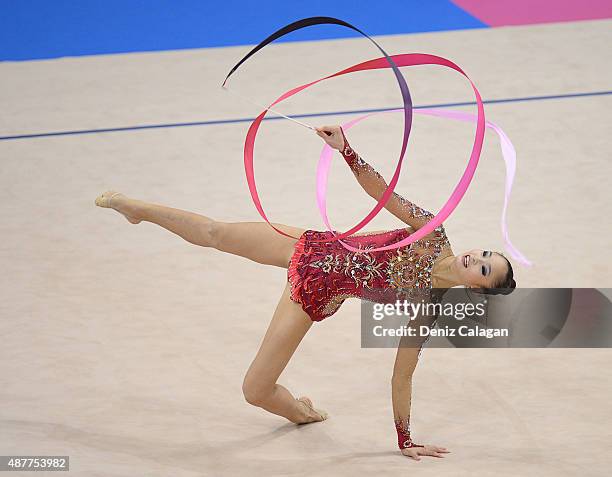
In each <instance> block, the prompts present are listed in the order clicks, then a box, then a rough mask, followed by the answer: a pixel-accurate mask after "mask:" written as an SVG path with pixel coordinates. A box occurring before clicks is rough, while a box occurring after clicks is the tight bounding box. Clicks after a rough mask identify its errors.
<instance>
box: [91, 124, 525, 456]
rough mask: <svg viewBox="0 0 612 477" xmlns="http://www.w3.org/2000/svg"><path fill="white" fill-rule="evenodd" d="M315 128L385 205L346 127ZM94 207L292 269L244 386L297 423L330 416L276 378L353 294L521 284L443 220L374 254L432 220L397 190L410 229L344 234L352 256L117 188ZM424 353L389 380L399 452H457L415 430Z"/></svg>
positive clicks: (501, 288) (409, 358) (250, 396)
mask: <svg viewBox="0 0 612 477" xmlns="http://www.w3.org/2000/svg"><path fill="white" fill-rule="evenodd" d="M316 133H317V135H319V136H320V137H321V138H322V139H323V140H324V141H325V142H326V143H327V144H329V146H330V147H332V148H333V149H336V150H338V151H339V152H340V153H341V155H342V157H343V158H344V160H345V161H346V163H347V164H348V166H349V167H350V169H351V170H352V172H353V174H354V176H355V177H356V179H357V181H358V182H359V184H360V185H361V186H362V187H363V189H364V190H365V191H366V193H367V194H368V195H370V196H371V197H372V198H373V199H374V200H376V201H379V200H380V198H381V196H382V195H383V193H384V191H385V190H386V189H387V183H386V182H385V180H384V178H383V177H382V176H381V175H380V174H379V173H378V172H377V171H376V170H375V169H374V168H373V167H372V166H370V165H369V164H368V163H367V162H365V161H364V160H363V158H362V157H360V156H359V155H358V154H357V152H356V151H355V150H353V149H352V148H351V146H350V145H349V143H348V141H347V138H346V136H345V134H344V131H343V130H342V128H341V127H340V126H323V127H320V128H316ZM95 204H96V205H97V206H100V207H106V208H112V209H114V210H116V211H118V212H119V213H121V214H123V215H124V216H125V218H126V219H127V220H128V221H129V222H131V223H133V224H137V223H139V222H141V221H143V220H144V221H146V222H151V223H154V224H158V225H160V226H161V227H163V228H165V229H167V230H169V231H171V232H173V233H175V234H177V235H179V236H181V237H182V238H183V239H185V240H186V241H188V242H190V243H192V244H195V245H200V246H203V247H212V248H215V249H217V250H220V251H223V252H228V253H232V254H235V255H239V256H242V257H245V258H248V259H250V260H253V261H255V262H258V263H262V264H265V265H274V266H277V267H283V268H286V269H287V278H288V280H287V283H286V285H285V289H284V291H283V294H282V296H281V298H280V301H279V303H278V305H277V307H276V310H275V312H274V315H273V316H272V320H271V322H270V324H269V326H268V329H267V331H266V334H265V336H264V339H263V341H262V343H261V346H260V348H259V350H258V352H257V354H256V356H255V358H254V360H253V362H252V363H251V365H250V367H249V369H248V371H247V373H246V375H245V377H244V381H243V385H242V390H243V393H244V397H245V399H246V401H247V402H248V403H250V404H252V405H254V406H257V407H260V408H262V409H265V410H266V411H268V412H271V413H273V414H277V415H279V416H283V417H285V418H286V419H288V420H289V421H291V422H293V423H296V424H305V423H311V422H319V421H323V420H325V419H327V413H326V412H325V411H323V410H320V409H317V408H315V407H314V406H313V403H312V401H311V400H310V399H309V398H308V397H305V396H304V397H300V398H298V399H296V398H294V397H293V395H292V394H291V393H290V392H289V390H288V389H286V388H285V387H283V386H282V385H280V384H278V383H277V380H278V378H279V376H280V375H281V373H282V372H283V370H284V369H285V367H286V366H287V364H288V362H289V360H290V359H291V357H292V355H293V353H294V352H295V350H296V349H297V347H298V345H299V344H300V342H301V340H302V338H304V336H305V334H306V332H307V331H308V330H309V329H310V327H311V326H312V324H313V322H315V321H321V320H323V319H325V318H327V317H329V316H331V315H332V314H334V313H335V312H336V311H337V310H338V309H339V308H340V305H341V304H342V303H343V302H344V301H345V300H346V299H347V298H350V297H356V298H362V299H370V300H376V296H375V295H376V291H380V290H391V291H394V290H398V291H399V290H417V291H418V290H422V291H431V290H436V289H440V290H444V289H449V288H452V287H455V286H465V287H467V288H471V289H475V290H476V291H477V292H480V293H500V292H501V293H509V292H511V291H512V289H514V288H515V287H516V283H515V281H514V278H513V271H512V265H511V264H510V262H509V261H508V259H507V258H506V257H505V256H504V255H502V254H501V253H499V252H492V251H489V250H480V249H473V250H469V251H467V252H465V253H462V254H460V255H455V254H454V253H453V251H452V249H451V245H450V243H449V240H448V238H447V236H446V232H445V230H444V226H443V225H440V226H438V227H437V228H436V229H435V230H434V231H433V232H432V233H430V234H429V235H427V236H425V237H423V238H421V239H419V240H417V241H415V242H413V243H411V244H409V245H408V246H406V247H403V248H399V249H395V250H386V251H377V252H368V249H373V248H377V247H382V246H385V245H389V244H392V243H396V242H398V241H399V240H401V239H404V238H406V237H408V236H409V235H410V234H411V233H414V231H416V230H418V229H419V228H420V227H422V226H423V225H425V224H426V223H427V222H428V221H429V220H430V219H431V218H432V217H433V215H432V214H431V213H430V212H428V211H426V210H424V209H422V208H421V207H419V206H417V205H415V204H413V203H412V202H410V201H409V200H407V199H405V198H403V197H401V196H400V195H398V194H397V193H395V192H394V193H393V195H392V196H391V198H390V199H389V201H388V202H387V203H386V205H385V207H386V209H387V210H388V211H389V212H391V213H392V214H393V215H395V216H396V217H398V218H399V219H400V220H401V221H402V222H404V223H405V224H406V225H407V227H404V228H400V229H396V230H391V231H376V232H368V233H364V234H355V235H353V236H351V237H349V238H346V239H344V241H345V242H346V243H349V244H351V245H352V246H354V247H359V248H360V249H363V250H364V251H363V252H351V251H349V250H347V249H346V248H345V247H343V246H342V244H340V243H339V242H338V241H329V242H325V241H320V242H313V241H312V239H315V240H316V239H322V238H331V237H333V234H332V232H330V231H326V232H321V231H315V230H305V229H302V228H298V227H292V226H288V225H282V224H277V223H275V224H274V226H275V227H277V228H279V229H280V230H282V231H283V232H285V233H288V234H290V235H293V236H295V237H299V239H297V240H296V239H293V238H289V237H286V236H284V235H281V234H279V233H277V232H276V231H275V230H273V229H272V228H271V227H270V226H269V225H268V224H267V223H265V222H238V223H230V222H220V221H217V220H214V219H211V218H209V217H206V216H203V215H199V214H196V213H193V212H188V211H184V210H179V209H174V208H171V207H165V206H162V205H157V204H152V203H147V202H144V201H140V200H135V199H131V198H128V197H127V196H126V195H124V194H122V193H119V192H115V191H107V192H104V193H103V194H102V195H100V196H99V197H97V198H96V200H95ZM430 324H431V323H430ZM421 350H422V344H421V346H400V347H398V350H397V354H396V358H395V363H394V367H393V377H392V403H393V417H394V421H395V430H396V433H397V442H398V446H399V448H400V450H401V452H402V454H404V455H405V456H408V457H410V458H412V459H414V460H420V457H419V456H433V457H444V454H445V453H448V452H450V451H449V450H448V449H446V448H444V447H439V446H436V445H421V444H416V443H414V442H413V440H412V438H411V435H410V405H411V395H412V375H413V372H414V369H415V367H416V365H417V362H418V359H419V356H420V352H421Z"/></svg>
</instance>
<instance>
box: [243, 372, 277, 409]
mask: <svg viewBox="0 0 612 477" xmlns="http://www.w3.org/2000/svg"><path fill="white" fill-rule="evenodd" d="M273 388H274V386H272V387H270V386H268V385H264V384H262V383H260V382H257V381H256V380H255V379H254V378H252V377H251V376H249V375H248V374H247V376H245V378H244V381H243V383H242V394H243V395H244V399H245V400H246V402H248V403H249V404H251V405H253V406H257V407H261V406H262V404H263V403H264V402H265V401H266V400H267V399H268V397H269V396H270V394H271V393H272V392H273Z"/></svg>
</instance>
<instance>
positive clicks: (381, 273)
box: [287, 138, 452, 321]
mask: <svg viewBox="0 0 612 477" xmlns="http://www.w3.org/2000/svg"><path fill="white" fill-rule="evenodd" d="M341 153H342V156H343V157H344V159H345V160H346V162H347V163H348V164H349V166H350V167H351V169H352V170H353V173H354V174H355V176H356V177H357V179H358V181H359V182H360V184H361V185H362V186H363V187H364V189H365V190H366V192H368V193H369V194H370V195H371V196H372V197H374V198H375V199H377V200H378V198H379V197H380V196H381V195H382V192H383V191H384V190H385V189H386V188H387V183H386V182H385V180H384V179H383V178H382V176H380V174H378V172H376V171H375V170H374V169H373V168H372V167H371V166H370V165H369V164H368V163H366V162H365V161H363V159H362V158H361V157H359V155H358V154H357V153H356V152H355V151H354V150H353V149H352V148H351V147H350V146H349V145H348V142H347V141H346V138H345V143H344V148H343V149H342V151H341ZM385 207H386V208H387V209H388V210H389V211H391V212H392V213H393V214H394V215H396V216H398V217H400V218H401V219H402V220H403V221H404V222H406V223H407V224H408V225H410V226H411V227H412V230H416V229H418V228H419V227H420V226H422V225H424V224H425V223H427V222H428V221H429V220H430V219H431V218H432V217H433V215H432V214H431V213H430V212H428V211H426V210H424V209H422V208H420V207H418V206H416V205H415V204H413V203H412V202H410V201H408V200H406V199H404V198H403V197H401V196H399V195H398V194H396V193H393V195H392V197H391V198H390V199H389V201H388V202H387V204H386V206H385ZM337 233H338V232H337ZM410 233H411V230H410V229H408V228H401V229H396V230H391V231H388V232H384V233H370V234H363V235H354V236H352V237H348V238H346V239H343V240H344V241H345V242H346V243H348V244H349V245H351V246H353V247H355V248H361V249H363V250H364V251H363V252H352V251H350V250H347V249H346V248H344V247H343V246H342V244H340V243H339V242H338V241H331V242H313V241H312V239H322V238H333V234H332V233H331V232H329V231H325V232H321V231H315V230H306V231H305V232H304V233H303V234H302V235H301V237H300V238H299V240H298V241H297V243H296V244H295V251H294V253H293V256H292V257H291V260H290V261H289V266H288V271H287V277H288V279H289V282H290V283H291V299H292V300H293V301H295V302H298V303H300V304H301V305H302V308H303V310H304V311H305V312H306V313H307V314H308V315H309V316H310V318H311V319H312V320H313V321H321V320H323V319H324V318H327V317H328V316H330V315H332V314H334V313H335V312H336V311H337V310H338V308H340V305H341V304H342V303H343V302H344V300H346V299H347V298H349V297H356V298H362V299H366V300H370V301H374V302H390V301H389V300H391V301H394V300H396V299H403V298H406V299H410V298H411V297H412V296H414V293H415V292H417V293H418V292H419V291H421V290H422V291H424V292H426V291H427V290H430V289H431V288H432V282H431V270H432V268H433V265H434V263H435V262H436V260H437V259H440V258H444V257H447V256H448V255H451V254H452V251H451V248H450V243H449V241H448V238H447V236H446V232H445V230H444V227H443V226H442V225H441V226H439V227H437V228H436V229H435V230H434V231H433V232H432V233H430V234H429V235H427V236H425V237H423V238H422V239H420V240H417V241H415V242H413V243H411V244H409V245H408V246H406V247H401V248H398V249H394V250H385V251H378V252H368V249H374V248H378V247H382V246H385V245H389V244H391V243H395V242H398V241H399V240H401V239H404V238H406V237H407V236H409V235H410Z"/></svg>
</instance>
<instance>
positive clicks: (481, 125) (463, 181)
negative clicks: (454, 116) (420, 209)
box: [244, 53, 485, 250]
mask: <svg viewBox="0 0 612 477" xmlns="http://www.w3.org/2000/svg"><path fill="white" fill-rule="evenodd" d="M391 58H392V59H393V61H394V62H395V63H396V64H398V65H399V66H417V65H440V66H445V67H447V68H451V69H454V70H455V71H457V72H459V73H460V74H462V75H463V76H465V77H466V78H467V79H468V81H469V82H470V84H471V86H472V89H473V90H474V95H475V97H476V103H477V109H478V115H477V121H476V135H475V138H474V143H473V146H472V152H471V154H470V159H469V162H468V164H467V166H466V169H465V171H464V173H463V175H462V176H461V178H460V180H459V182H458V184H457V185H456V186H455V189H454V190H453V192H452V193H451V195H450V197H449V199H448V200H447V202H446V203H445V204H444V206H443V207H442V209H441V210H440V211H439V212H438V214H437V215H435V216H434V217H433V218H432V219H431V220H430V221H429V222H428V223H427V224H425V225H424V226H423V227H421V228H420V229H418V230H417V231H415V232H414V233H412V234H410V236H409V237H406V238H405V239H403V240H401V241H399V242H396V243H394V244H390V245H387V246H385V247H380V248H378V249H373V250H391V249H396V248H399V247H404V246H406V245H408V244H410V243H412V242H415V241H417V240H419V239H421V238H422V237H424V236H426V235H428V234H429V233H430V232H432V231H433V230H434V229H435V228H436V227H438V226H439V225H440V224H442V222H443V221H444V220H445V219H446V218H447V217H448V216H449V215H450V214H451V212H452V211H453V210H454V209H455V208H456V207H457V205H458V204H459V202H460V201H461V198H462V197H463V195H464V194H465V192H466V191H467V188H468V186H469V184H470V182H471V180H472V178H473V176H474V173H475V171H476V167H477V165H478V161H479V159H480V153H481V151H482V144H483V141H484V131H485V117H484V106H483V104H482V98H481V96H480V93H479V92H478V89H476V86H475V85H474V83H473V82H472V81H471V80H470V78H469V77H468V76H467V75H466V74H465V72H464V71H463V70H462V69H461V68H460V67H459V66H457V65H456V64H455V63H453V62H452V61H450V60H447V59H446V58H442V57H440V56H436V55H429V54H425V53H409V54H402V55H393V56H392V57H391ZM388 67H389V66H388V64H387V62H386V58H377V59H374V60H369V61H366V62H363V63H359V64H357V65H353V66H351V67H349V68H346V69H344V70H342V71H339V72H338V73H334V74H333V75H330V76H326V77H324V78H321V79H318V80H316V81H313V82H311V83H307V84H305V85H301V86H298V87H297V88H294V89H292V90H289V91H287V92H286V93H284V94H283V95H281V96H280V97H279V98H278V99H277V100H276V101H274V102H273V103H272V104H271V106H274V105H275V104H277V103H279V102H281V101H284V100H285V99H287V98H289V97H291V96H293V95H294V94H296V93H298V92H300V91H302V90H304V89H306V88H308V87H309V86H312V85H313V84H316V83H319V82H321V81H323V80H325V79H329V78H333V77H336V76H341V75H345V74H348V73H354V72H357V71H367V70H373V69H383V68H388ZM265 114H266V111H264V112H263V113H261V114H260V115H259V116H258V117H257V118H256V119H255V120H254V121H253V123H252V124H251V127H250V128H249V130H248V132H247V136H246V140H245V148H244V163H245V170H246V174H247V182H248V184H249V189H250V191H251V197H252V198H253V202H254V203H255V206H256V207H257V210H258V211H259V212H260V215H261V216H262V217H263V218H264V220H266V222H268V223H269V224H270V221H269V220H268V219H267V217H266V216H265V213H264V211H263V208H262V207H261V202H260V201H259V197H258V195H257V189H256V187H255V178H254V174H253V149H254V143H255V137H256V135H257V130H258V128H259V125H260V124H261V121H262V120H263V118H264V116H265ZM402 160H403V150H402V155H401V157H400V159H399V161H398V164H397V166H396V169H395V174H394V175H393V178H392V180H391V181H390V183H389V186H388V187H387V189H386V190H385V192H384V193H383V195H382V197H381V198H380V200H379V202H378V203H377V204H376V206H375V207H374V209H372V210H371V211H370V212H369V213H368V215H367V216H366V217H365V218H364V219H362V220H361V222H359V223H358V224H357V225H356V226H354V227H353V228H351V229H350V230H348V231H346V232H344V233H341V234H339V235H335V236H334V237H333V238H330V239H312V241H313V242H329V241H334V240H340V239H342V238H345V237H347V236H349V235H352V234H354V233H355V232H357V231H358V230H360V229H361V228H363V227H364V226H365V225H366V224H368V223H369V222H370V221H371V220H372V219H373V218H374V217H375V216H376V215H377V214H378V212H380V210H381V209H382V208H383V207H384V206H385V204H386V203H387V201H388V199H389V197H390V196H391V194H392V193H393V189H394V188H395V185H396V184H397V180H398V179H399V172H400V170H401V166H402ZM270 225H271V226H272V227H273V228H274V229H275V230H277V231H279V233H282V234H283V235H286V236H288V237H292V238H297V237H293V236H292V235H289V234H286V233H284V232H282V231H280V230H278V229H277V228H276V227H274V226H273V225H272V224H270ZM345 246H346V245H345ZM347 248H348V247H347ZM351 250H352V249H351Z"/></svg>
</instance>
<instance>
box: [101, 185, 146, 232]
mask: <svg viewBox="0 0 612 477" xmlns="http://www.w3.org/2000/svg"><path fill="white" fill-rule="evenodd" d="M138 202H139V201H137V200H134V199H130V198H129V197H126V196H125V194H122V193H121V192H115V191H114V190H107V191H106V192H104V193H103V194H102V195H99V196H98V197H96V202H95V203H96V205H97V206H98V207H105V208H110V209H114V210H116V211H117V212H119V213H121V214H123V215H124V216H125V218H126V219H127V220H128V222H130V223H132V224H139V223H140V222H141V221H142V219H141V218H140V217H139V216H138V215H139V214H138V207H137V203H138Z"/></svg>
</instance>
